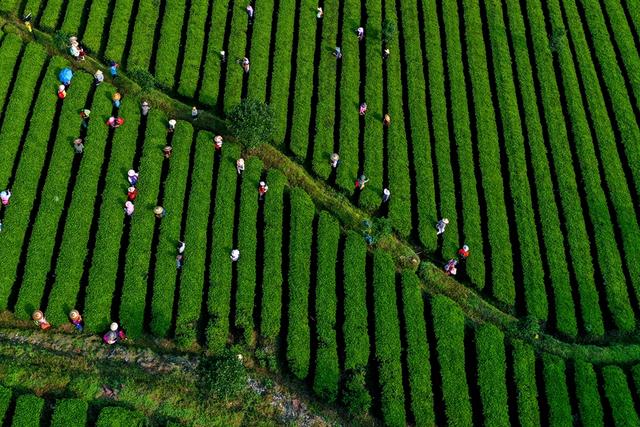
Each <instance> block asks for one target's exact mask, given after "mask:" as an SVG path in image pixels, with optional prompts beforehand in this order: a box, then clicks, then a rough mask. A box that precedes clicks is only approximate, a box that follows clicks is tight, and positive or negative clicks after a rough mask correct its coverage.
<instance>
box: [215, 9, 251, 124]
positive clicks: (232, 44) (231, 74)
mask: <svg viewBox="0 0 640 427" xmlns="http://www.w3.org/2000/svg"><path fill="white" fill-rule="evenodd" d="M231 4H232V5H233V6H232V7H230V8H229V13H230V14H231V16H230V17H229V18H227V19H231V30H230V33H229V35H228V37H229V38H228V40H229V44H228V46H227V51H228V59H227V73H226V76H225V77H226V82H225V83H226V84H225V88H224V99H223V106H224V109H223V111H224V113H225V114H228V113H229V112H230V111H231V110H232V109H233V108H235V106H236V105H237V104H238V103H239V102H241V95H242V80H243V79H244V75H245V72H244V70H243V68H242V67H241V66H240V63H239V62H238V61H241V60H242V58H243V57H245V56H247V54H246V52H245V47H246V42H247V37H246V36H247V27H248V22H249V18H248V14H247V12H246V10H245V7H246V6H245V5H244V4H240V3H235V2H232V3H231ZM258 13H259V12H258ZM249 59H251V58H249Z"/></svg>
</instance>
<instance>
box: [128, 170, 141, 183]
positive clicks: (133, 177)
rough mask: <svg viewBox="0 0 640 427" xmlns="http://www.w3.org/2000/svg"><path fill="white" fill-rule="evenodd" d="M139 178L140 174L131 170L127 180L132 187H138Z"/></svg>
mask: <svg viewBox="0 0 640 427" xmlns="http://www.w3.org/2000/svg"><path fill="white" fill-rule="evenodd" d="M138 178H139V176H138V173H137V172H136V171H134V170H133V169H129V170H128V171H127V180H128V181H129V184H130V185H131V186H132V187H135V186H136V184H137V183H138Z"/></svg>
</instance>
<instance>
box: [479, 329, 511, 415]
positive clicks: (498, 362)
mask: <svg viewBox="0 0 640 427" xmlns="http://www.w3.org/2000/svg"><path fill="white" fill-rule="evenodd" d="M475 338H476V355H477V358H478V386H479V387H480V398H481V400H482V413H483V415H484V420H485V422H486V423H487V425H492V426H500V425H502V426H508V425H509V424H510V423H509V412H508V408H509V405H508V403H507V382H506V369H507V364H506V356H505V351H504V334H503V333H502V332H501V331H500V329H498V328H497V327H495V326H493V325H490V324H485V325H481V326H479V327H478V328H477V330H476V337H475Z"/></svg>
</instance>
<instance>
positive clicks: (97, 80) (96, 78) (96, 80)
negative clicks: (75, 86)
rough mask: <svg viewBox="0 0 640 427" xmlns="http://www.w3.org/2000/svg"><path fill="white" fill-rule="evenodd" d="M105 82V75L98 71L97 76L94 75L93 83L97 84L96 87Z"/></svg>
mask: <svg viewBox="0 0 640 427" xmlns="http://www.w3.org/2000/svg"><path fill="white" fill-rule="evenodd" d="M103 81H104V74H103V73H102V70H96V72H95V74H94V75H93V82H94V83H95V84H96V86H98V85H99V84H100V83H102V82H103Z"/></svg>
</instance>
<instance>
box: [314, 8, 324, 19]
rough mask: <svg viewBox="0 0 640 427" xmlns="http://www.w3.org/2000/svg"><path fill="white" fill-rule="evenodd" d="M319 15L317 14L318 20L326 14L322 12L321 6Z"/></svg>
mask: <svg viewBox="0 0 640 427" xmlns="http://www.w3.org/2000/svg"><path fill="white" fill-rule="evenodd" d="M317 10H318V13H317V14H316V18H318V19H320V18H322V17H323V16H324V12H323V11H322V8H321V7H320V6H318V9H317Z"/></svg>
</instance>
